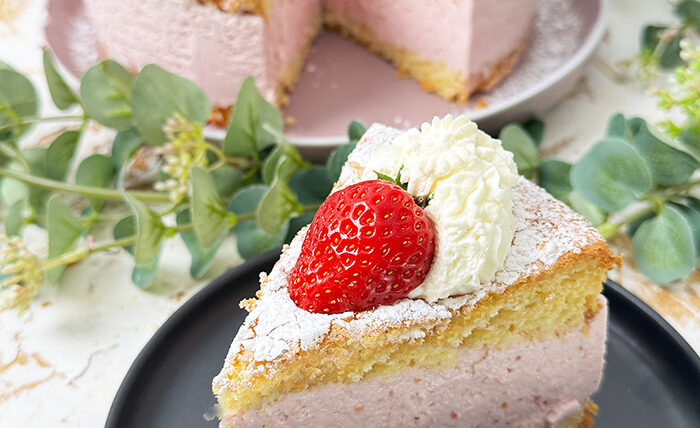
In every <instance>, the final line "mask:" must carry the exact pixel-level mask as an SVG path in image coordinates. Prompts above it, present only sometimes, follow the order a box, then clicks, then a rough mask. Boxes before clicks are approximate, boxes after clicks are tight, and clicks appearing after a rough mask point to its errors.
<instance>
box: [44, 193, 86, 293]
mask: <svg viewBox="0 0 700 428" xmlns="http://www.w3.org/2000/svg"><path fill="white" fill-rule="evenodd" d="M46 213H47V222H46V229H47V232H48V235H49V259H55V258H57V257H61V256H62V255H64V254H66V253H68V252H70V251H72V250H74V249H75V247H76V244H77V243H78V239H80V236H81V235H82V233H83V225H82V224H81V223H80V220H79V219H78V217H77V216H76V215H75V214H73V211H71V209H70V207H69V206H68V205H67V204H66V203H65V202H64V201H63V199H61V197H60V196H58V195H56V196H54V197H52V198H51V199H50V200H49V203H48V207H47V210H46ZM64 267H65V266H64V265H60V266H57V267H55V268H53V269H51V270H49V271H48V272H47V273H46V278H47V279H48V281H49V282H52V283H53V282H56V281H58V278H59V277H60V276H61V273H62V272H63V269H64Z"/></svg>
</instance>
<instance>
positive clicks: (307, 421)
mask: <svg viewBox="0 0 700 428" xmlns="http://www.w3.org/2000/svg"><path fill="white" fill-rule="evenodd" d="M600 299H601V300H604V298H603V297H602V296H601V297H600ZM606 321H607V307H604V308H603V309H602V310H601V311H600V312H599V313H598V314H597V315H596V316H595V318H594V319H593V320H592V321H591V323H590V324H589V325H588V330H587V331H586V332H583V331H574V332H571V333H569V334H567V335H565V336H562V337H554V338H550V339H547V340H544V341H539V342H525V343H520V344H517V345H511V346H507V347H505V348H502V349H489V348H486V349H483V348H480V349H474V348H467V347H462V348H461V349H460V351H459V359H458V361H457V363H456V365H455V366H453V367H451V368H448V369H444V368H443V369H415V370H407V371H405V372H403V373H399V374H394V375H386V376H379V377H374V378H370V379H366V380H363V381H361V382H357V383H344V384H331V385H324V386H322V387H318V388H314V389H311V390H309V391H304V392H298V393H292V394H289V395H287V396H285V397H284V398H283V399H281V400H280V401H277V402H275V403H272V404H270V405H267V406H266V407H265V408H264V409H263V410H254V411H250V412H247V413H246V414H245V415H244V416H238V415H233V416H227V417H225V418H224V419H223V420H222V422H221V427H259V426H303V427H310V428H312V427H325V426H328V424H329V423H330V422H332V421H336V422H337V421H342V424H343V425H344V426H366V427H369V426H373V427H374V426H376V427H389V426H459V427H476V426H489V427H502V426H513V427H517V426H524V425H529V424H534V425H540V424H543V423H544V422H547V423H549V424H552V425H555V426H556V425H557V424H559V423H560V422H561V421H562V420H564V419H566V418H567V417H569V416H572V415H575V414H577V413H578V412H580V411H581V409H582V406H583V405H584V404H585V402H586V400H587V399H588V397H589V396H590V395H591V394H592V393H593V392H595V391H596V389H597V388H598V385H599V384H600V380H601V376H602V370H603V360H604V352H605V334H606V330H605V327H606Z"/></svg>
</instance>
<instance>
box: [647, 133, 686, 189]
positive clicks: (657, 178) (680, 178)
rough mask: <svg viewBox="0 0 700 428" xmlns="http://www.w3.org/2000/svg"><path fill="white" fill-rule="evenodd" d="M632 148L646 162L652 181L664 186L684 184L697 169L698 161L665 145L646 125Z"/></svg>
mask: <svg viewBox="0 0 700 428" xmlns="http://www.w3.org/2000/svg"><path fill="white" fill-rule="evenodd" d="M634 148H635V149H637V151H638V152H639V153H640V154H641V155H642V157H643V158H644V160H646V162H647V166H648V167H649V170H650V171H651V177H652V180H653V181H654V182H655V183H658V184H662V185H664V186H673V185H676V184H680V183H684V182H686V181H687V180H688V179H689V178H690V176H691V175H693V172H695V170H696V169H697V167H698V161H696V160H695V159H694V158H693V157H692V156H690V155H689V154H687V153H685V152H682V151H680V150H678V149H675V148H673V147H671V146H670V145H668V144H666V143H665V142H664V141H663V140H662V139H661V138H660V137H657V136H656V135H654V134H653V133H652V132H651V131H650V130H649V129H648V127H647V126H646V125H642V127H641V128H640V130H639V133H637V136H636V137H635V139H634Z"/></svg>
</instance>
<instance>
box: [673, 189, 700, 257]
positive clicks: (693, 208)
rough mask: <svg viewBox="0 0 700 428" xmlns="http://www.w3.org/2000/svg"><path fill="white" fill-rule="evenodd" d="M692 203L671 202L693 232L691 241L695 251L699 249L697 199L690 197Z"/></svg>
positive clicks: (698, 210)
mask: <svg viewBox="0 0 700 428" xmlns="http://www.w3.org/2000/svg"><path fill="white" fill-rule="evenodd" d="M691 199H693V200H694V203H692V204H689V205H688V206H686V205H682V204H679V203H672V205H673V207H675V208H676V209H678V212H680V213H681V214H682V215H683V217H684V218H685V220H686V221H687V222H688V225H689V226H690V230H691V232H693V243H694V245H695V251H700V205H699V204H698V202H700V201H698V200H697V199H694V198H691Z"/></svg>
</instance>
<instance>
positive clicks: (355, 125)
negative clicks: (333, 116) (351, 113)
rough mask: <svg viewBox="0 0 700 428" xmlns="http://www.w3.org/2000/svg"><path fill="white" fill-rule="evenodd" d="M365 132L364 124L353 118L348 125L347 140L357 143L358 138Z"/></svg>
mask: <svg viewBox="0 0 700 428" xmlns="http://www.w3.org/2000/svg"><path fill="white" fill-rule="evenodd" d="M365 132H367V130H366V129H365V126H364V125H363V124H361V123H360V122H358V121H356V120H353V121H352V122H350V125H348V141H349V142H351V143H357V142H358V141H360V138H362V136H363V135H365Z"/></svg>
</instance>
